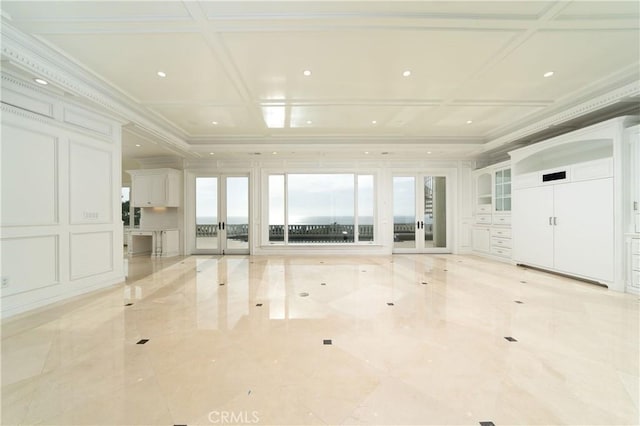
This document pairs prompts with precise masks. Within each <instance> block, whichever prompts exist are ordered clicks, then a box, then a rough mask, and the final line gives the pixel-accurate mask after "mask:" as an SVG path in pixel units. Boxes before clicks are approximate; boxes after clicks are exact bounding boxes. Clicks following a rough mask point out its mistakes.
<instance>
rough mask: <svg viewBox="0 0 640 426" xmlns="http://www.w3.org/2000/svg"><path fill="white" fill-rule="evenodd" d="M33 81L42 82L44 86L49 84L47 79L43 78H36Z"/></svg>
mask: <svg viewBox="0 0 640 426" xmlns="http://www.w3.org/2000/svg"><path fill="white" fill-rule="evenodd" d="M33 81H35V82H36V83H38V84H42V85H43V86H46V85H47V84H49V82H48V81H47V80H43V79H41V78H34V79H33Z"/></svg>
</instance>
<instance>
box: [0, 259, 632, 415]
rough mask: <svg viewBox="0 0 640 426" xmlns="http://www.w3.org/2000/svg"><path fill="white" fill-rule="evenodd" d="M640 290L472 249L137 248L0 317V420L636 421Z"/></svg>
mask: <svg viewBox="0 0 640 426" xmlns="http://www.w3.org/2000/svg"><path fill="white" fill-rule="evenodd" d="M638 300H639V299H638V296H634V295H630V294H620V293H614V292H611V291H608V290H607V289H605V288H602V287H598V286H594V285H591V284H588V283H584V282H581V281H577V280H572V279H570V278H567V277H562V276H557V275H553V274H549V273H546V272H543V271H538V270H533V269H530V268H523V267H518V266H514V265H509V264H506V263H500V262H494V261H491V260H489V259H485V258H480V257H475V256H458V255H394V256H380V257H365V256H190V257H176V258H172V259H156V260H152V259H149V258H143V257H136V258H132V259H130V262H129V277H128V278H127V281H126V282H125V283H123V284H120V285H116V286H113V287H111V288H108V289H103V290H100V291H96V292H93V293H90V294H86V295H83V296H79V297H76V298H73V299H71V300H68V301H65V302H61V303H57V304H53V305H50V306H46V307H43V308H39V309H37V310H34V311H31V312H28V313H25V314H21V315H18V316H15V317H12V318H8V319H6V320H4V321H3V322H2V348H1V349H2V353H1V355H2V371H1V373H2V389H1V399H2V407H1V408H2V414H1V421H2V424H3V425H5V424H6V425H14V424H15V425H23V424H46V425H135V424H139V425H182V424H185V425H215V424H262V425H323V424H328V425H338V424H349V425H351V424H353V425H363V424H376V425H378V424H379V425H400V424H406V425H466V424H468V425H478V424H479V423H480V422H484V421H491V422H494V423H495V424H496V425H506V424H508V425H532V424H535V425H556V424H558V425H560V424H567V425H579V424H580V425H582V424H600V425H612V424H616V425H617V424H629V425H632V424H638V423H640V417H639V404H638V398H639V395H640V392H639V383H640V380H639V376H640V351H639V345H640V342H639V334H640V324H639V318H640V304H639V303H638ZM506 337H511V338H512V339H511V341H510V340H507V339H506ZM142 341H146V342H145V343H144V344H139V343H140V342H142ZM329 343H330V344H329Z"/></svg>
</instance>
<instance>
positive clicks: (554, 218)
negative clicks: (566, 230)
mask: <svg viewBox="0 0 640 426" xmlns="http://www.w3.org/2000/svg"><path fill="white" fill-rule="evenodd" d="M553 224H554V225H556V226H557V225H558V218H557V217H555V216H554V217H553Z"/></svg>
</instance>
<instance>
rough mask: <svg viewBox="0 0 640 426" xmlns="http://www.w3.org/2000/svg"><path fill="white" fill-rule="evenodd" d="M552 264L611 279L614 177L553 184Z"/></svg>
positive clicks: (595, 277)
mask: <svg viewBox="0 0 640 426" xmlns="http://www.w3.org/2000/svg"><path fill="white" fill-rule="evenodd" d="M554 212H555V213H554V216H555V217H556V225H555V226H554V247H555V267H556V269H558V270H561V271H564V272H568V273H572V274H578V275H583V276H586V277H589V278H594V279H598V280H604V281H612V280H613V179H612V178H609V179H596V180H589V181H582V182H572V183H565V184H560V185H556V186H555V192H554Z"/></svg>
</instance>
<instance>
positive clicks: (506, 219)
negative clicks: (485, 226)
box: [493, 216, 511, 225]
mask: <svg viewBox="0 0 640 426" xmlns="http://www.w3.org/2000/svg"><path fill="white" fill-rule="evenodd" d="M493 224H494V225H511V216H494V217H493Z"/></svg>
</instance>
